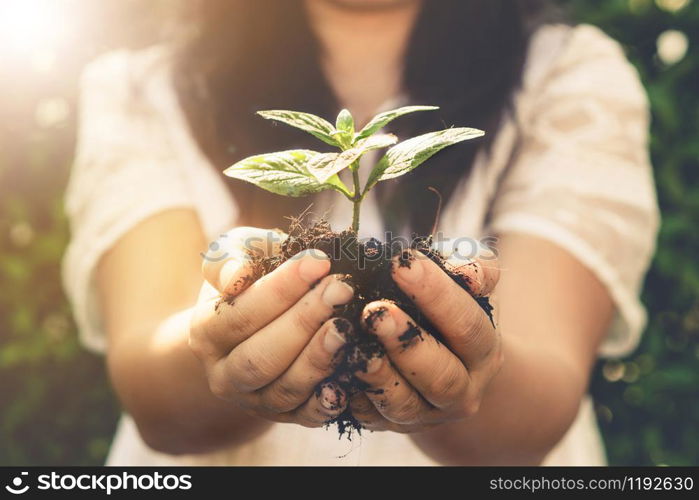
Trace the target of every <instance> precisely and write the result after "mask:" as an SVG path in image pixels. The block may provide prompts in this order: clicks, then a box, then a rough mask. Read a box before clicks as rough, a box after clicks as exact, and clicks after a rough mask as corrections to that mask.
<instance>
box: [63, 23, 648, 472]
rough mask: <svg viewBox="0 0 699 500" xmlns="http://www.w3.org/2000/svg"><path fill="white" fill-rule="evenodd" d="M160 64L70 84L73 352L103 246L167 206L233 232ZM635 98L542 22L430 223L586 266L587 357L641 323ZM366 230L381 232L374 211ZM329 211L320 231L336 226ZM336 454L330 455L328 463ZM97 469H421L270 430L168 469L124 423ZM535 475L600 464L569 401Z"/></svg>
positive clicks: (610, 352) (98, 336) (604, 64)
mask: <svg viewBox="0 0 699 500" xmlns="http://www.w3.org/2000/svg"><path fill="white" fill-rule="evenodd" d="M169 62H170V58H169V52H168V50H167V49H166V48H165V47H162V46H157V47H153V48H151V49H148V50H144V51H138V52H128V51H119V52H114V53H110V54H107V55H105V56H102V57H100V58H99V59H98V60H96V61H95V62H93V63H91V64H90V65H89V66H88V67H87V68H86V70H85V72H84V75H83V78H82V92H81V112H80V124H81V126H80V132H79V136H78V150H77V157H76V161H75V164H74V167H73V170H72V175H71V179H70V184H69V187H68V191H67V195H66V209H67V212H68V215H69V217H70V221H71V229H72V240H71V243H70V245H69V248H68V250H67V253H66V255H65V258H64V273H63V276H64V285H65V288H66V291H67V293H68V295H69V297H70V299H71V301H72V304H73V310H74V314H75V318H76V321H77V322H78V325H79V328H80V334H81V339H82V341H83V343H84V344H85V346H86V347H88V348H89V349H91V350H94V351H97V352H104V351H105V349H106V348H107V343H106V337H105V333H104V328H103V323H102V317H101V314H100V310H99V307H98V301H97V293H96V285H95V270H96V266H97V263H98V262H99V259H100V258H101V256H102V255H104V253H105V252H106V251H107V250H108V249H109V248H111V247H112V246H113V245H114V244H115V242H117V241H118V240H119V238H120V237H121V236H122V235H124V234H125V233H126V232H127V231H129V230H130V229H132V228H133V227H134V226H136V225H137V224H138V223H140V222H141V221H143V220H144V219H146V218H148V217H150V216H152V215H154V214H156V213H158V212H162V211H165V210H168V209H173V208H182V207H188V208H191V209H193V210H195V211H196V213H197V214H198V216H199V219H200V221H201V224H202V226H203V229H204V231H205V233H206V235H207V236H208V237H209V238H210V239H211V240H215V239H216V238H217V237H218V236H219V235H220V234H221V233H222V232H224V231H226V230H228V229H230V228H231V227H234V226H235V225H236V214H237V209H236V205H235V200H233V199H232V197H231V195H230V193H229V191H228V189H227V188H226V184H225V183H226V182H234V181H231V180H229V179H225V178H224V177H223V176H222V175H221V173H220V172H218V171H217V169H215V168H214V167H213V166H212V165H211V164H210V162H209V161H208V159H207V158H206V156H204V155H203V154H202V152H201V151H200V150H199V149H198V147H197V145H196V142H195V140H194V138H193V136H192V134H191V133H190V130H189V127H188V124H187V121H186V119H185V117H184V115H183V112H182V110H181V108H180V106H179V104H178V100H177V96H176V93H175V89H174V86H173V84H172V79H171V73H170V65H169ZM648 123H649V113H648V104H647V99H646V96H645V94H644V91H643V88H642V86H641V84H640V82H639V79H638V76H637V74H636V73H635V71H634V69H633V67H632V66H631V65H630V64H629V63H628V62H627V60H626V59H625V57H624V54H623V52H622V50H621V48H620V47H619V45H618V44H617V43H616V42H614V41H613V40H611V39H610V38H608V37H607V36H606V35H604V34H603V33H602V32H601V31H599V30H598V29H597V28H594V27H591V26H588V25H581V26H578V27H574V28H572V27H569V26H564V25H548V26H544V27H542V28H540V29H539V31H538V32H537V33H536V34H535V36H534V37H533V38H532V41H531V44H530V47H529V53H528V57H527V63H526V66H525V70H524V78H523V83H522V87H521V89H520V90H518V91H517V93H516V95H515V101H514V111H513V112H512V113H511V114H510V115H508V116H507V117H506V118H505V119H504V122H503V124H502V126H501V127H500V129H499V131H498V135H497V137H496V139H495V142H494V144H493V148H492V152H491V154H490V155H486V154H480V155H479V156H478V157H477V158H476V161H475V164H474V166H473V169H472V171H471V174H470V175H469V176H468V177H467V178H464V179H463V180H461V181H460V182H459V184H458V186H457V188H456V190H455V192H454V194H453V195H452V197H451V200H450V202H449V203H448V204H447V206H446V207H445V208H444V210H443V215H442V218H441V223H440V227H439V229H440V230H441V231H442V232H443V233H444V234H445V235H447V236H452V237H458V236H463V235H466V236H475V237H478V236H480V235H483V234H498V233H499V234H502V233H506V232H518V233H526V234H531V235H536V236H538V237H541V238H545V239H547V240H549V241H551V242H553V243H555V244H556V245H558V246H560V247H561V248H563V249H565V250H566V251H568V252H569V253H570V254H571V255H573V256H574V257H575V258H577V259H578V260H579V261H580V262H581V263H582V264H584V265H585V266H587V267H588V268H589V269H590V270H591V271H592V272H593V273H594V274H595V275H596V276H597V278H598V279H599V280H600V281H601V282H602V283H603V284H604V286H605V287H606V288H607V290H608V291H609V294H610V296H611V297H612V299H613V301H614V304H615V315H614V320H613V324H612V325H611V327H610V329H609V332H608V334H607V336H606V338H605V341H604V342H603V345H602V346H601V348H600V353H599V354H600V356H623V355H625V354H628V353H629V352H630V351H632V350H633V349H634V347H635V346H636V345H637V343H638V340H639V337H640V334H641V332H642V330H643V328H644V325H645V311H644V309H643V306H642V304H641V303H640V301H639V292H640V287H641V283H642V279H643V276H644V274H645V272H646V270H647V267H648V265H649V262H650V258H651V256H652V253H653V250H654V244H655V236H656V232H657V228H658V224H659V213H658V209H657V203H656V197H655V190H654V185H653V179H652V171H651V166H650V162H649V158H648V150H647V142H648ZM363 212H364V213H363V225H364V229H365V230H367V231H374V232H376V231H378V230H379V228H380V227H381V223H380V218H379V214H378V212H377V211H376V207H375V203H374V202H373V201H372V200H371V199H369V200H367V201H366V202H365V205H364V207H363ZM343 216H344V212H343V213H339V212H335V213H334V214H332V215H331V218H332V220H333V222H334V224H335V225H336V226H335V227H345V226H347V225H348V223H349V221H348V220H345V221H343V220H342V217H343ZM339 457H343V458H339ZM107 463H108V464H114V465H167V464H172V465H182V464H202V465H203V464H219V465H236V464H241V465H243V464H244V465H265V464H278V465H284V464H293V465H304V464H322V465H352V464H358V465H388V464H393V465H430V464H433V463H434V462H433V461H432V460H431V459H430V458H429V457H427V456H426V455H425V454H424V453H422V451H421V450H420V449H419V448H418V447H417V446H416V445H415V444H413V442H412V441H411V440H410V438H409V437H407V436H405V435H403V434H395V433H389V432H383V433H368V432H367V433H364V435H363V437H362V438H357V439H355V440H354V441H352V442H351V443H350V442H347V441H345V440H338V438H337V433H336V431H335V430H334V429H331V430H329V431H326V430H324V429H307V428H304V427H300V426H297V425H293V424H274V425H273V426H272V427H271V429H270V430H269V431H268V432H267V433H265V434H263V435H262V436H260V437H258V438H256V439H254V440H252V441H250V442H248V443H246V444H245V445H243V446H238V447H236V448H231V449H223V450H220V451H218V452H216V453H209V454H204V455H189V456H178V457H174V456H168V455H164V454H161V453H157V452H155V451H153V450H151V449H149V448H148V447H147V446H146V445H145V444H144V442H143V441H142V439H141V438H140V436H139V435H138V432H137V430H136V427H135V425H134V423H133V421H132V420H131V419H130V417H129V416H128V415H124V416H123V417H122V420H121V422H120V425H119V429H118V431H117V434H116V437H115V440H114V443H113V445H112V449H111V453H110V456H109V459H108V462H107ZM545 463H546V464H552V465H553V464H555V465H585V464H587V465H600V464H604V463H605V458H604V450H603V446H602V443H601V439H600V436H599V431H598V429H597V427H596V422H595V416H594V411H593V406H592V403H591V401H590V399H589V398H587V397H586V398H585V399H584V400H583V401H582V403H581V407H580V410H579V413H578V415H577V417H576V419H575V421H574V423H573V425H572V426H571V427H570V429H569V430H568V432H567V433H566V435H565V436H564V437H563V439H562V440H561V441H560V442H559V444H558V445H557V446H556V448H555V449H554V450H553V451H552V452H551V453H550V454H549V456H548V457H547V459H546V461H545Z"/></svg>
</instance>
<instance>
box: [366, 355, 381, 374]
mask: <svg viewBox="0 0 699 500" xmlns="http://www.w3.org/2000/svg"><path fill="white" fill-rule="evenodd" d="M382 364H383V358H371V359H370V360H369V362H368V363H367V364H366V373H376V372H377V371H379V368H381V365H382Z"/></svg>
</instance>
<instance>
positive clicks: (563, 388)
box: [65, 0, 658, 465]
mask: <svg viewBox="0 0 699 500" xmlns="http://www.w3.org/2000/svg"><path fill="white" fill-rule="evenodd" d="M544 7H545V4H543V3H542V4H540V3H539V2H531V1H516V2H511V1H508V2H506V1H504V0H503V1H495V0H487V1H486V0H468V1H462V0H450V1H447V0H444V1H440V2H423V1H420V0H376V1H371V2H369V1H365V0H304V1H301V0H299V1H286V0H285V1H272V0H267V1H259V2H245V1H235V2H226V1H209V2H203V3H200V4H197V9H196V10H195V11H194V12H190V13H189V15H188V16H187V17H188V19H190V20H191V19H197V22H198V25H197V26H195V28H197V29H192V30H190V31H189V32H187V33H185V35H183V36H182V37H181V38H179V42H178V43H173V44H165V45H162V46H157V47H153V48H151V49H149V50H145V51H140V52H119V53H115V54H109V55H106V56H104V57H102V58H100V59H99V60H97V61H96V62H94V63H92V64H91V65H90V66H89V67H88V69H87V70H86V72H85V75H84V78H83V82H82V85H83V87H82V114H81V132H80V135H79V144H78V155H77V160H76V163H75V166H74V170H73V174H72V179H71V183H70V186H69V191H68V196H67V208H68V212H69V214H70V217H71V222H72V228H73V240H72V242H71V245H70V248H69V251H68V254H67V256H66V261H65V276H66V287H67V289H68V291H69V294H70V296H71V298H72V300H73V304H74V309H75V314H76V318H77V320H78V322H79V324H80V328H81V333H82V336H83V339H84V342H85V343H86V344H87V345H88V346H89V347H90V348H92V349H94V350H98V351H104V352H106V354H107V361H108V366H109V373H110V376H111V379H112V382H113V384H114V386H115V388H116V390H117V392H118V394H119V397H120V399H121V401H122V403H123V405H124V408H125V411H126V413H127V415H125V416H124V417H123V418H122V421H121V423H120V426H119V429H118V432H117V436H116V438H115V442H114V444H113V447H112V451H111V454H110V458H109V460H108V463H110V464H124V465H126V464H129V465H134V464H137V465H146V464H149V465H150V464H183V463H184V464H187V463H191V464H301V465H302V464H348V463H350V464H352V463H359V464H538V463H545V464H558V465H566V464H568V465H575V464H592V465H594V464H602V463H604V453H603V449H602V446H601V443H600V439H599V433H598V431H597V429H596V425H595V420H594V414H593V410H592V406H591V402H590V400H589V398H588V397H587V396H586V387H587V381H588V378H589V375H590V372H591V369H592V366H593V364H594V362H595V359H596V358H597V357H598V356H620V355H624V354H626V353H628V352H630V351H631V350H632V349H633V348H634V346H635V345H636V343H637V341H638V337H639V335H640V332H641V330H642V328H643V325H644V312H643V309H642V306H641V304H640V302H639V299H638V293H639V288H640V283H641V280H642V278H643V275H644V273H645V270H646V267H647V265H648V262H649V259H650V256H651V254H652V250H653V243H654V236H655V232H656V229H657V224H658V213H657V208H656V202H655V194H654V189H653V183H652V176H651V169H650V165H649V161H648V155H647V149H646V148H647V144H646V143H647V128H648V111H647V102H646V98H645V96H644V93H643V90H642V87H641V85H640V83H639V82H638V78H637V76H636V74H635V73H634V71H633V69H632V68H631V66H630V65H629V64H628V62H626V60H625V59H624V57H623V54H622V51H621V49H620V48H619V46H618V45H617V44H616V43H614V42H613V41H611V40H610V39H609V38H607V37H606V36H605V35H604V34H602V33H601V32H599V31H598V30H597V29H595V28H592V27H590V26H577V27H571V26H567V25H563V24H552V23H550V22H548V21H547V20H546V19H547V17H546V15H545V14H546V12H547V10H546V9H545V8H544ZM185 31H186V30H185ZM399 103H419V104H437V105H440V106H441V110H440V112H439V113H433V114H429V113H424V114H422V116H417V114H416V115H415V116H414V117H410V118H407V117H406V118H404V119H401V121H400V123H399V122H398V121H397V122H396V123H399V124H398V125H397V126H398V127H399V128H396V129H395V130H394V131H395V132H396V133H397V134H399V135H402V136H407V135H411V134H414V133H419V132H421V131H428V130H435V129H438V128H443V124H445V123H446V124H447V125H448V126H451V125H456V126H475V127H478V128H482V129H484V130H486V131H487V133H488V138H489V139H488V140H486V141H483V142H481V143H478V144H466V145H463V146H458V147H454V148H451V150H449V151H445V152H443V153H440V155H438V156H437V157H435V158H434V159H433V160H432V163H431V164H430V166H429V167H425V168H423V169H421V170H420V169H418V170H416V171H415V172H414V173H411V174H410V175H408V176H405V177H404V178H402V179H400V180H399V181H396V182H394V183H393V184H392V185H390V183H385V184H387V185H386V186H380V188H378V189H377V191H376V193H375V195H374V196H373V197H372V199H369V200H367V201H366V202H365V208H364V214H363V229H364V231H365V233H366V234H368V235H374V236H376V235H380V233H382V232H383V230H384V229H390V230H394V231H399V232H400V231H403V232H404V231H405V230H406V229H409V230H415V231H418V232H421V233H425V232H429V228H430V227H431V225H432V219H433V218H434V216H435V211H436V205H435V197H434V195H433V194H432V193H430V192H429V191H428V190H427V189H426V188H427V187H428V186H434V187H436V188H437V190H438V191H439V192H440V193H441V195H442V198H444V207H443V210H442V216H441V217H440V218H439V221H438V222H439V226H438V228H439V230H440V231H441V232H442V233H443V234H445V235H447V236H464V235H466V236H473V237H480V236H483V235H495V236H497V238H498V244H497V253H498V257H499V261H497V262H496V261H494V260H493V256H492V255H488V254H487V252H485V251H484V252H483V253H482V254H480V255H478V256H477V258H476V259H475V264H474V265H473V266H471V268H470V269H472V270H474V271H473V272H474V273H475V274H473V277H474V278H475V279H476V281H475V282H476V283H477V285H476V287H477V288H479V289H477V290H472V292H473V293H475V294H492V296H491V298H492V299H493V301H494V302H495V297H494V295H495V294H493V293H492V292H496V295H497V307H496V311H497V312H498V315H499V323H498V328H497V329H495V328H493V327H492V325H491V324H490V323H489V322H488V321H487V319H485V316H484V314H483V313H482V311H481V310H480V309H479V308H478V307H476V305H475V304H476V303H475V301H474V300H473V298H472V297H471V295H470V294H468V293H466V292H465V291H463V290H461V289H457V288H456V287H455V286H454V284H453V283H451V282H450V281H449V280H448V279H447V278H446V276H445V275H444V274H443V273H442V272H441V271H440V270H439V269H438V268H436V267H435V266H432V265H430V263H429V261H423V260H419V259H418V260H417V262H418V264H416V265H414V266H411V267H410V268H409V269H408V268H397V269H396V270H395V271H394V275H393V276H394V280H395V281H396V283H397V284H398V286H399V287H401V288H402V289H403V290H404V291H405V292H406V293H409V294H411V295H414V296H415V301H416V303H417V305H418V306H419V307H420V308H421V310H422V312H423V313H424V314H425V315H427V316H428V317H429V318H431V319H432V320H433V322H434V323H435V325H437V327H438V328H439V330H440V332H441V333H442V335H443V337H444V338H445V343H446V344H447V345H448V346H449V349H444V348H443V347H442V346H441V345H440V344H437V343H436V342H435V341H434V340H433V339H431V338H430V337H428V336H426V340H425V341H424V342H420V343H417V344H416V345H415V346H414V347H411V348H410V349H399V348H398V347H397V346H398V341H397V335H398V332H401V331H402V330H403V329H404V327H405V325H406V324H407V322H408V321H410V319H409V318H408V317H407V316H406V315H405V313H403V311H401V310H400V309H398V308H397V307H395V306H394V305H392V304H383V303H374V304H370V305H369V306H367V307H368V310H367V311H366V312H367V313H370V312H371V310H373V309H374V308H377V307H386V308H388V313H389V314H384V315H383V316H382V319H381V321H378V322H375V323H374V324H373V325H372V329H373V332H374V333H376V334H377V335H378V337H379V339H380V341H381V342H382V343H383V344H384V346H385V348H386V350H387V353H388V359H389V360H390V362H387V360H386V359H384V360H375V361H372V362H370V363H369V368H368V369H367V371H366V372H361V373H358V374H357V375H358V376H359V377H360V378H362V379H363V380H364V381H365V382H366V383H367V384H368V387H369V389H368V390H367V391H366V392H363V393H359V394H355V395H347V394H344V393H342V392H341V391H340V392H338V391H335V390H332V389H333V388H330V389H327V390H323V391H320V392H318V393H316V391H315V387H316V385H317V384H318V382H320V381H322V380H323V379H324V378H325V377H326V376H327V375H328V374H329V373H330V372H331V371H332V365H333V356H334V353H336V352H337V351H338V350H340V349H341V348H342V345H343V343H344V337H343V335H342V333H341V332H339V331H337V329H336V328H334V327H333V325H334V322H333V321H332V319H333V318H332V310H333V306H334V305H337V304H341V303H345V302H347V301H349V300H351V297H352V294H353V290H352V289H351V287H349V286H348V285H346V284H344V283H342V282H341V281H338V279H337V277H336V276H328V272H329V271H328V269H329V263H328V261H327V259H322V258H321V259H317V258H315V259H314V258H311V257H310V256H305V257H303V258H301V259H295V260H292V261H289V262H288V263H287V264H285V265H283V266H281V267H280V268H279V269H278V270H277V271H274V272H273V273H271V274H269V275H267V276H265V277H264V278H262V279H260V280H259V281H257V282H256V283H254V284H253V285H251V286H250V287H248V288H247V289H246V290H243V291H241V290H236V291H235V292H236V293H237V294H238V295H237V296H236V298H235V305H234V306H229V305H228V304H226V303H221V304H219V311H218V312H217V311H216V304H217V303H218V302H219V301H218V299H219V297H220V295H221V294H222V293H224V292H232V291H233V287H232V286H231V283H234V282H235V281H237V280H238V279H239V278H241V277H245V276H246V275H248V274H249V267H248V266H247V263H246V261H245V259H243V258H239V257H238V256H239V255H240V253H241V252H240V247H241V244H242V241H243V240H245V239H246V238H249V237H250V236H253V237H258V236H259V237H262V238H269V237H270V235H274V233H273V232H265V231H263V230H261V229H255V227H260V228H266V227H284V224H285V223H284V220H283V217H284V216H285V215H292V214H296V213H298V212H300V211H301V210H303V209H304V208H305V207H306V206H307V205H308V203H309V200H308V199H304V200H300V201H297V200H286V199H281V198H279V197H273V196H271V195H267V194H265V193H263V192H262V191H260V190H258V189H256V188H252V187H249V186H246V185H243V184H242V183H238V182H231V181H224V179H223V178H222V177H221V174H220V172H221V170H222V169H223V168H224V167H225V166H227V165H230V164H232V163H233V162H234V161H236V160H237V159H240V158H242V157H244V156H247V155H250V154H255V153H261V152H266V151H271V150H280V149H286V148H291V147H312V148H314V149H315V148H317V145H316V144H310V143H309V144H307V143H306V142H305V141H306V139H305V137H303V135H302V134H300V133H297V132H296V131H293V130H288V131H287V130H282V127H276V128H273V127H270V126H269V124H268V123H266V122H264V120H261V119H259V118H257V117H255V116H254V111H256V110H258V109H269V108H282V109H298V110H303V111H309V112H315V113H317V114H320V115H322V116H326V117H329V116H332V115H334V114H335V113H336V112H337V111H338V110H339V109H340V108H342V107H346V108H349V109H350V110H351V111H352V113H353V114H354V116H355V119H356V121H358V122H360V123H361V122H366V121H367V119H368V118H369V117H370V116H372V115H373V114H374V113H376V112H377V111H380V110H382V109H384V108H386V107H388V106H392V105H397V104H399ZM406 201H407V203H406ZM314 202H315V203H316V205H315V206H314V211H317V212H318V211H324V210H327V211H328V212H329V215H330V217H331V219H332V221H333V225H334V226H335V227H344V226H346V225H347V224H348V222H349V219H348V218H347V217H348V214H346V213H345V212H344V211H343V210H342V208H343V207H342V206H340V207H338V208H337V209H336V208H335V207H333V206H332V204H331V203H330V202H329V201H328V200H327V199H324V198H318V199H316V200H314ZM241 226H246V227H244V228H241ZM232 228H236V229H232ZM226 231H228V232H227V233H226ZM222 234H223V237H221V235H222ZM213 240H216V244H215V245H213V244H212V245H211V246H210V248H211V249H213V250H216V249H217V248H218V249H219V251H218V253H216V254H215V255H213V254H203V255H204V257H205V259H204V265H203V278H204V279H205V281H204V284H203V285H202V282H203V279H202V273H201V269H202V263H201V259H202V258H201V255H202V252H203V251H205V250H206V248H207V241H213ZM319 279H321V281H320V283H319V285H318V286H313V284H314V283H316V282H317V280H319ZM320 324H322V326H321V327H320V328H319V329H318V325H320ZM347 406H349V407H350V408H351V409H352V411H353V413H354V415H355V416H357V418H358V419H359V420H360V421H362V422H363V424H364V426H365V427H367V428H368V429H371V430H375V431H380V432H372V433H368V432H364V433H363V434H362V437H361V439H359V440H355V441H353V442H352V443H351V444H350V443H348V442H346V441H338V439H337V436H336V435H335V433H334V432H333V431H326V430H323V429H319V428H318V427H322V426H323V425H324V423H325V422H327V421H328V420H329V419H331V418H333V417H334V416H336V415H337V414H338V412H340V411H342V410H343V409H344V408H346V407H347ZM341 456H342V457H344V458H338V457H341Z"/></svg>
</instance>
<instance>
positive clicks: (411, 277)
mask: <svg viewBox="0 0 699 500" xmlns="http://www.w3.org/2000/svg"><path fill="white" fill-rule="evenodd" d="M393 269H394V272H395V274H396V275H397V276H398V277H399V278H400V279H401V280H403V281H405V282H406V283H411V284H412V283H417V282H419V281H420V280H421V279H422V275H423V267H422V262H420V256H419V255H416V254H415V253H414V252H412V251H410V250H405V251H404V252H403V253H402V254H401V255H400V256H398V258H397V259H396V260H394V262H393Z"/></svg>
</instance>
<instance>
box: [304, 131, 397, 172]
mask: <svg viewBox="0 0 699 500" xmlns="http://www.w3.org/2000/svg"><path fill="white" fill-rule="evenodd" d="M397 140H398V138H397V137H396V136H395V135H393V134H381V135H374V136H371V137H368V138H366V139H364V140H363V141H360V142H359V143H357V145H356V146H355V147H353V148H351V149H348V150H346V151H343V152H342V153H324V154H319V155H317V156H315V157H314V158H312V159H311V160H310V161H309V162H308V165H307V167H308V170H309V172H310V173H311V174H312V175H313V176H314V177H315V178H316V179H317V180H318V181H319V182H326V181H327V180H328V179H329V178H330V177H331V176H332V175H335V174H337V173H339V172H341V171H342V170H344V169H346V168H347V167H349V166H350V165H352V164H353V163H354V162H355V161H357V160H359V158H361V157H362V155H363V154H364V153H366V152H367V151H371V150H372V149H380V148H385V147H388V146H391V145H393V144H395V143H396V141H397Z"/></svg>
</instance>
